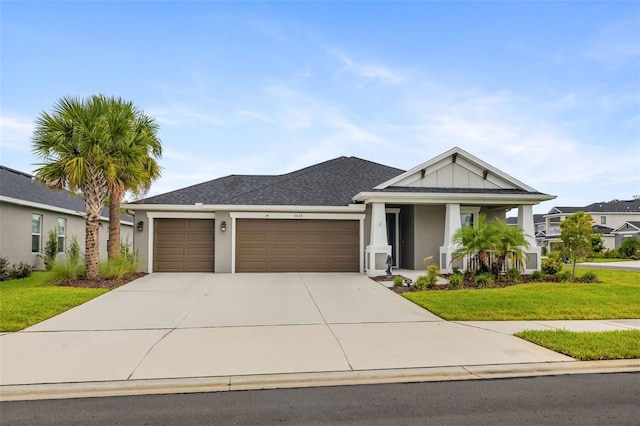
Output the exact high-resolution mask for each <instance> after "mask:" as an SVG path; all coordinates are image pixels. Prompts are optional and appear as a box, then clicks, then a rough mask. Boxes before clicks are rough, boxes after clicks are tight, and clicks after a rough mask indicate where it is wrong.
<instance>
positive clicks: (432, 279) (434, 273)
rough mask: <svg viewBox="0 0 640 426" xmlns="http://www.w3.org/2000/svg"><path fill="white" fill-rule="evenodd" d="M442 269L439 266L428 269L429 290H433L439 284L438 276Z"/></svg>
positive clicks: (430, 266) (431, 266)
mask: <svg viewBox="0 0 640 426" xmlns="http://www.w3.org/2000/svg"><path fill="white" fill-rule="evenodd" d="M439 274H440V267H439V266H438V265H429V266H428V267H427V288H433V287H435V285H436V284H437V283H438V275H439Z"/></svg>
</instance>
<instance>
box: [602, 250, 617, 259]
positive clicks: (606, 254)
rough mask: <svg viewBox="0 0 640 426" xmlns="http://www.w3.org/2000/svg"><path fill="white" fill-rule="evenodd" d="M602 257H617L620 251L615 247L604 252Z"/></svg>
mask: <svg viewBox="0 0 640 426" xmlns="http://www.w3.org/2000/svg"><path fill="white" fill-rule="evenodd" d="M603 257H604V258H605V259H619V258H620V253H618V250H616V249H609V250H607V251H605V252H604V254H603Z"/></svg>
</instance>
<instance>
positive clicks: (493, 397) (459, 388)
mask: <svg viewBox="0 0 640 426" xmlns="http://www.w3.org/2000/svg"><path fill="white" fill-rule="evenodd" d="M638 395H640V373H620V374H583V375H570V376H546V377H531V378H518V379H501V380H478V381H463V382H430V383H413V384H388V385H362V386H339V387H324V388H305V389H280V390H268V391H242V392H221V393H201V394H179V395H147V396H134V397H113V398H91V399H66V400H43V401H31V402H27V401H24V402H5V403H2V404H0V422H1V424H2V425H83V426H92V425H101V426H102V425H178V424H179V425H204V424H208V425H275V424H277V425H287V424H288V425H425V424H433V425H471V424H473V425H497V424H505V425H515V424H536V425H572V424H573V425H582V426H584V425H604V424H606V425H637V424H638V419H640V399H639V398H638Z"/></svg>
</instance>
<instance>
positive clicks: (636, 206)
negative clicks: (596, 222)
mask: <svg viewBox="0 0 640 426" xmlns="http://www.w3.org/2000/svg"><path fill="white" fill-rule="evenodd" d="M554 210H557V211H558V212H560V213H575V212H585V213H640V200H620V201H610V202H600V203H591V204H589V205H588V206H584V207H553V208H552V209H551V210H550V211H549V214H555V213H557V212H554Z"/></svg>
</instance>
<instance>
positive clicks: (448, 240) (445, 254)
mask: <svg viewBox="0 0 640 426" xmlns="http://www.w3.org/2000/svg"><path fill="white" fill-rule="evenodd" d="M461 227H462V223H461V221H460V204H447V206H446V211H445V216H444V238H443V242H442V246H441V247H440V259H439V264H440V270H441V271H442V272H444V273H450V272H452V266H456V265H452V264H451V253H453V252H454V251H455V250H456V248H457V247H456V246H455V245H454V244H453V235H454V234H455V233H456V231H457V230H458V229H460V228H461ZM457 266H461V264H460V265H457Z"/></svg>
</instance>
